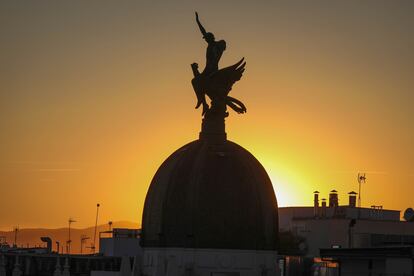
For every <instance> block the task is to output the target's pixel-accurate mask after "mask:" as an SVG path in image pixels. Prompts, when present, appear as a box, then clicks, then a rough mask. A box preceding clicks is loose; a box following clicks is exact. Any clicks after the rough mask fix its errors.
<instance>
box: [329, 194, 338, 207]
mask: <svg viewBox="0 0 414 276" xmlns="http://www.w3.org/2000/svg"><path fill="white" fill-rule="evenodd" d="M329 207H338V192H337V191H336V190H332V191H331V192H330V193H329Z"/></svg>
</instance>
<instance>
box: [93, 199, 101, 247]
mask: <svg viewBox="0 0 414 276" xmlns="http://www.w3.org/2000/svg"><path fill="white" fill-rule="evenodd" d="M99 206H101V205H100V204H99V203H97V204H96V219H95V232H94V233H93V244H92V246H91V250H92V253H95V248H96V232H97V230H98V215H99Z"/></svg>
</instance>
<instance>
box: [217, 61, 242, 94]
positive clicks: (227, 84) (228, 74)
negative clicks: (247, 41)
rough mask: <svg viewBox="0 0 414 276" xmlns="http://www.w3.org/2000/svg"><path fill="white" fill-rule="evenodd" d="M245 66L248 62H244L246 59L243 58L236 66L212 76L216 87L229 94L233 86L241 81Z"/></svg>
mask: <svg viewBox="0 0 414 276" xmlns="http://www.w3.org/2000/svg"><path fill="white" fill-rule="evenodd" d="M245 66H246V62H244V58H242V59H241V60H240V61H239V62H237V63H236V64H234V65H232V66H229V67H225V68H223V69H220V70H218V71H217V72H215V73H214V74H213V75H211V80H212V81H213V82H214V86H215V87H216V88H221V89H223V90H226V93H228V92H229V91H230V90H231V88H232V86H233V84H234V83H235V82H236V81H238V80H240V79H241V77H242V75H243V72H244V70H245ZM221 89H220V90H221Z"/></svg>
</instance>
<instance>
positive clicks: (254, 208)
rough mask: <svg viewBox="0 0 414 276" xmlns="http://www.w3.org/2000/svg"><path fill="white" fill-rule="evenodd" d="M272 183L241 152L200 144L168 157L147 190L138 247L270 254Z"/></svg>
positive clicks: (273, 241) (273, 240) (274, 219)
mask: <svg viewBox="0 0 414 276" xmlns="http://www.w3.org/2000/svg"><path fill="white" fill-rule="evenodd" d="M277 235H278V212H277V202H276V197H275V193H274V191H273V186H272V183H271V181H270V179H269V176H268V175H267V173H266V171H265V169H264V168H263V166H262V165H261V164H260V163H259V161H257V159H256V158H255V157H254V156H253V155H252V154H251V153H250V152H248V151H247V150H246V149H244V148H243V147H241V146H239V145H237V144H236V143H233V142H231V141H227V140H225V141H224V142H222V143H216V144H214V143H207V142H206V141H205V140H203V139H200V140H196V141H193V142H191V143H189V144H187V145H185V146H183V147H182V148H180V149H178V150H177V151H176V152H174V153H173V154H172V155H171V156H170V157H168V158H167V160H165V161H164V163H163V164H162V165H161V167H160V168H159V169H158V171H157V173H156V174H155V176H154V178H153V179H152V182H151V185H150V187H149V190H148V193H147V196H146V199H145V206H144V213H143V220H142V238H141V245H142V246H143V247H179V248H221V249H248V250H275V249H276V245H277Z"/></svg>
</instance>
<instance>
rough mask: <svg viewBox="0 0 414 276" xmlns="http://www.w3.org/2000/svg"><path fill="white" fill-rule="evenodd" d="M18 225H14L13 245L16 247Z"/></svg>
mask: <svg viewBox="0 0 414 276" xmlns="http://www.w3.org/2000/svg"><path fill="white" fill-rule="evenodd" d="M19 230H20V229H19V226H16V227H14V229H13V231H14V247H17V233H18V232H19Z"/></svg>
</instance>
